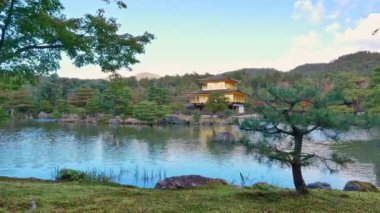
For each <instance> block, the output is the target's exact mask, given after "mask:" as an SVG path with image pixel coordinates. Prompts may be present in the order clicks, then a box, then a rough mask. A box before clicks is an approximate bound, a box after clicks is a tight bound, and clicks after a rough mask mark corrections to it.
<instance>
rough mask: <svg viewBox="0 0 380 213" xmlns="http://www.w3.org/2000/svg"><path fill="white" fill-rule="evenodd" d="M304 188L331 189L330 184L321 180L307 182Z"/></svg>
mask: <svg viewBox="0 0 380 213" xmlns="http://www.w3.org/2000/svg"><path fill="white" fill-rule="evenodd" d="M306 188H308V189H331V185H330V184H328V183H323V182H315V183H310V184H307V186H306Z"/></svg>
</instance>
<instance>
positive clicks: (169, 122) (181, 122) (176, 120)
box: [160, 115, 190, 125]
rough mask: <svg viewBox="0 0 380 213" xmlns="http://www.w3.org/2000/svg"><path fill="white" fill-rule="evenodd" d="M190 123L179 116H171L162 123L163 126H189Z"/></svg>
mask: <svg viewBox="0 0 380 213" xmlns="http://www.w3.org/2000/svg"><path fill="white" fill-rule="evenodd" d="M189 123H190V122H189V121H187V120H184V119H181V118H180V117H178V116H175V115H170V116H167V117H166V118H164V119H162V120H161V121H160V124H161V125H187V124H189Z"/></svg>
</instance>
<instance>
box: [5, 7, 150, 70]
mask: <svg viewBox="0 0 380 213" xmlns="http://www.w3.org/2000/svg"><path fill="white" fill-rule="evenodd" d="M106 2H109V1H106ZM120 2H121V1H116V3H117V5H118V6H119V7H120V8H125V7H123V6H122V5H125V4H124V3H123V4H120ZM0 11H1V13H0V25H1V37H0V73H4V72H14V71H20V72H24V73H48V72H51V71H54V70H58V69H59V61H60V60H61V55H62V54H65V55H67V56H68V57H69V58H70V59H71V60H72V61H73V63H74V65H76V66H78V67H81V66H84V65H88V64H95V65H99V66H100V67H101V69H102V71H105V72H115V71H117V70H119V69H121V68H127V69H130V66H131V65H133V64H135V63H137V62H138V60H137V59H136V54H141V53H144V46H145V45H146V44H148V43H149V42H150V41H151V40H152V39H153V38H154V37H153V35H152V34H149V33H145V34H143V35H141V36H132V35H130V34H128V33H123V34H119V32H120V24H119V23H117V21H116V19H115V18H108V17H106V15H105V10H104V9H99V10H98V12H97V13H96V14H94V15H92V14H86V15H85V16H84V17H79V18H78V17H73V18H68V17H67V16H66V15H65V14H64V7H63V6H62V4H61V1H60V0H45V1H17V0H7V1H2V2H1V3H0Z"/></svg>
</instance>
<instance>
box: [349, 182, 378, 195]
mask: <svg viewBox="0 0 380 213" xmlns="http://www.w3.org/2000/svg"><path fill="white" fill-rule="evenodd" d="M343 190H344V191H360V192H378V191H379V189H378V188H377V187H376V186H375V185H373V184H372V183H368V182H363V181H357V180H350V181H348V182H347V183H346V185H345V186H344V189H343Z"/></svg>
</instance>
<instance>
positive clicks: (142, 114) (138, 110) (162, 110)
mask: <svg viewBox="0 0 380 213" xmlns="http://www.w3.org/2000/svg"><path fill="white" fill-rule="evenodd" d="M169 113H170V112H169V109H168V107H166V106H159V105H157V103H155V102H151V101H142V102H139V103H137V104H136V105H135V107H134V110H133V116H134V117H135V118H137V119H139V120H142V121H146V122H148V123H149V124H154V123H157V122H158V121H160V120H161V119H163V118H164V117H165V116H166V115H168V114H169Z"/></svg>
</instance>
